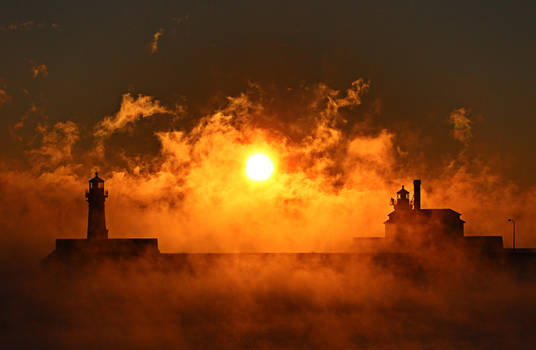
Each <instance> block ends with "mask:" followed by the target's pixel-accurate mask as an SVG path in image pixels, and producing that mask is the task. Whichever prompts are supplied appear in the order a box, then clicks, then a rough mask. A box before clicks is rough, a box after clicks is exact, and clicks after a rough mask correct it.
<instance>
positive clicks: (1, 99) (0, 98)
mask: <svg viewBox="0 0 536 350" xmlns="http://www.w3.org/2000/svg"><path fill="white" fill-rule="evenodd" d="M7 101H9V95H8V94H7V91H6V90H4V89H1V88H0V107H2V105H3V104H4V103H6V102H7Z"/></svg>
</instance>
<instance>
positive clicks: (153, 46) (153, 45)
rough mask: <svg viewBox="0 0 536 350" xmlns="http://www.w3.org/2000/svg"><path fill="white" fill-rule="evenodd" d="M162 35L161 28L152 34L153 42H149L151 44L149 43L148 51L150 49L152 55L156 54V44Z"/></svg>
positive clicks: (162, 30)
mask: <svg viewBox="0 0 536 350" xmlns="http://www.w3.org/2000/svg"><path fill="white" fill-rule="evenodd" d="M162 35H164V29H162V28H161V29H159V30H158V31H157V32H156V33H154V34H153V40H151V43H150V49H151V54H152V55H154V54H155V53H157V52H158V42H159V40H160V37H161V36H162Z"/></svg>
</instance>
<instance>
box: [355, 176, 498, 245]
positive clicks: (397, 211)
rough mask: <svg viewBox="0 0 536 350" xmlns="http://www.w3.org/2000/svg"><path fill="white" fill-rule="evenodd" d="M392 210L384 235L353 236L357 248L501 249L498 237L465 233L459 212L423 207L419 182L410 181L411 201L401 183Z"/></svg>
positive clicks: (392, 200) (392, 201) (393, 200)
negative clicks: (457, 247)
mask: <svg viewBox="0 0 536 350" xmlns="http://www.w3.org/2000/svg"><path fill="white" fill-rule="evenodd" d="M391 204H392V205H393V207H394V211H392V212H391V213H389V214H388V215H387V216H388V219H387V221H385V222H384V224H385V238H381V237H356V238H355V239H354V243H355V246H356V247H357V248H365V249H367V248H368V249H370V248H372V249H377V248H379V249H387V250H407V249H414V248H416V247H425V246H441V245H445V244H455V245H463V246H464V247H467V248H470V249H479V250H482V251H487V252H489V251H502V250H503V243H502V237H501V236H465V235H464V224H465V221H463V220H462V219H461V218H460V216H461V214H460V213H458V212H456V211H454V210H452V209H422V207H421V181H420V180H414V181H413V201H411V200H410V193H409V191H407V190H406V189H405V188H404V186H402V189H400V191H398V192H397V194H396V199H393V198H391Z"/></svg>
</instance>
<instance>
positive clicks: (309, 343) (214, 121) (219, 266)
mask: <svg viewBox="0 0 536 350" xmlns="http://www.w3.org/2000/svg"><path fill="white" fill-rule="evenodd" d="M368 88H369V84H368V82H366V81H364V80H362V79H358V80H356V81H354V82H353V83H352V85H351V86H350V87H349V88H348V89H347V90H346V91H335V90H333V89H331V88H329V87H328V86H326V85H325V84H316V85H311V86H304V87H302V89H301V90H300V91H292V94H294V95H293V96H294V97H295V99H296V103H295V105H293V106H291V107H292V108H288V109H287V110H282V109H277V108H274V107H273V100H274V97H273V96H271V95H270V93H269V92H266V91H264V90H263V89H262V88H261V87H260V86H257V85H254V84H252V86H251V89H250V90H248V91H246V92H244V93H242V94H239V95H238V96H235V97H229V98H228V99H227V102H226V103H225V104H223V105H221V106H220V107H219V108H217V109H216V110H214V111H212V112H210V113H208V114H206V115H204V116H202V117H200V118H196V119H195V120H196V121H195V122H193V123H192V124H191V125H188V121H187V118H188V115H187V113H186V111H187V110H188V108H187V106H181V105H178V106H174V107H172V106H165V105H164V104H163V103H162V102H159V101H158V100H157V99H155V98H153V97H150V96H144V95H138V96H131V95H128V94H127V95H124V96H123V100H122V103H121V106H118V108H117V112H116V113H115V114H114V115H110V116H106V117H103V119H102V120H101V121H99V122H98V123H96V125H95V126H94V128H92V129H91V130H89V131H88V130H84V129H83V127H81V126H79V125H77V124H76V123H75V122H73V121H65V122H59V123H56V124H54V125H48V124H47V123H46V122H42V123H40V125H39V127H38V130H37V131H38V143H37V144H35V147H30V148H29V149H27V152H26V155H27V157H28V160H29V162H30V163H31V166H29V167H27V168H24V169H15V168H13V167H10V166H8V165H7V164H8V163H7V162H6V163H4V165H2V168H1V170H0V172H1V176H0V195H1V196H2V198H3V200H2V201H1V202H0V227H1V232H2V235H1V238H0V240H1V242H0V243H1V247H2V248H1V260H0V262H2V264H1V266H2V271H1V272H2V276H4V278H3V280H4V281H6V284H5V285H6V288H4V289H3V290H2V292H1V293H2V295H1V298H0V300H1V302H2V304H1V305H0V306H1V309H2V310H7V311H5V312H3V313H2V314H3V316H2V318H1V319H0V322H1V323H2V324H4V325H9V327H11V328H9V327H8V328H9V329H8V330H7V331H2V333H1V335H2V337H3V338H5V339H6V344H9V345H11V346H16V345H18V346H21V344H27V345H28V346H30V345H31V346H35V345H36V344H37V345H41V346H43V345H47V344H54V347H55V348H74V347H80V344H89V345H90V347H99V348H102V347H105V346H108V345H112V346H114V347H129V348H132V347H136V346H138V347H140V348H148V347H153V348H154V347H158V348H177V347H187V348H188V347H190V348H201V347H205V348H206V347H209V348H210V347H212V348H214V347H219V348H236V347H255V348H274V347H282V348H285V347H287V348H296V347H306V348H315V347H316V348H348V347H364V348H375V349H378V348H393V347H396V348H415V347H422V346H432V347H434V348H446V349H448V348H453V347H460V348H464V347H465V348H474V347H475V346H477V345H480V346H483V347H492V346H495V345H498V346H499V347H501V346H502V345H506V344H508V345H512V344H514V345H515V344H519V343H518V342H523V341H527V340H530V339H527V337H528V338H530V336H531V335H530V334H531V333H530V332H525V331H526V327H527V326H526V325H530V324H533V322H531V321H534V315H533V313H531V312H530V310H531V309H533V306H534V305H533V302H532V301H531V299H532V295H533V292H534V291H533V289H534V285H533V283H531V282H519V281H517V280H516V279H515V278H514V277H515V276H514V275H511V274H508V273H505V272H504V271H503V270H502V268H495V267H497V266H495V267H493V268H489V266H488V265H484V264H482V263H481V262H480V261H479V260H478V259H475V258H474V257H471V256H466V255H464V254H459V252H457V251H456V250H453V251H452V252H451V254H450V255H449V257H448V259H447V258H441V256H438V255H437V254H433V253H428V252H426V251H425V252H421V255H420V256H419V259H420V260H419V264H418V266H423V267H424V268H425V271H424V272H423V275H422V276H424V277H423V278H407V276H405V275H404V273H403V272H404V271H405V269H406V268H408V266H407V265H408V264H409V262H401V263H399V264H391V265H388V266H382V265H381V264H378V263H377V262H374V261H371V260H369V259H368V258H366V257H363V258H360V259H354V260H351V259H350V260H351V261H349V260H344V259H342V260H340V261H335V262H331V263H330V262H326V261H325V260H323V259H322V258H321V257H319V258H318V260H314V259H313V260H307V261H305V262H304V260H300V259H299V258H296V257H292V256H290V257H289V256H286V257H285V256H279V257H278V258H271V259H263V258H260V257H259V258H249V259H246V258H244V259H242V260H240V259H238V258H227V259H213V260H210V259H209V260H204V259H203V258H200V257H197V258H196V257H190V258H188V259H189V262H188V263H187V264H186V267H184V266H183V267H182V268H179V267H177V268H176V269H170V270H166V269H163V270H162V269H161V270H158V269H156V270H155V269H153V267H152V265H151V264H150V263H149V262H147V264H145V263H144V262H141V263H140V264H137V265H127V267H125V266H123V267H117V266H114V265H106V264H104V265H100V266H99V267H97V268H96V269H95V271H91V272H89V273H86V272H87V271H85V272H83V273H77V272H76V271H75V272H74V273H71V274H70V273H68V272H66V271H59V272H55V273H52V274H42V273H41V272H36V271H37V270H34V269H33V268H34V267H35V264H36V263H37V262H38V260H39V259H40V258H41V257H44V256H45V255H46V254H48V253H49V252H50V251H51V250H52V249H53V244H54V239H55V238H57V237H83V236H84V233H85V229H86V220H87V218H86V213H87V204H86V203H85V202H84V200H83V191H84V189H85V187H86V186H87V180H88V179H89V177H90V176H91V173H92V171H93V170H95V169H96V168H98V169H99V170H100V174H101V176H102V177H104V178H105V180H106V187H107V189H108V190H109V191H110V198H109V199H108V201H107V204H106V205H107V207H106V208H107V223H108V228H109V230H110V236H111V237H146V236H150V237H153V236H155V237H158V238H159V243H160V249H161V250H162V251H165V252H166V251H167V252H175V251H186V252H238V251H240V252H252V251H286V252H288V251H345V250H349V249H350V244H351V241H352V238H353V237H354V236H359V235H363V236H364V235H376V236H381V235H382V234H383V225H382V222H383V220H384V219H385V215H386V214H387V213H388V212H389V211H390V207H389V198H390V197H391V196H392V195H393V193H394V192H395V191H396V190H398V189H399V186H400V185H402V184H406V185H409V184H410V183H411V180H412V179H413V178H416V177H419V178H421V179H422V180H423V206H424V207H431V208H433V207H451V208H453V209H455V210H457V211H460V212H461V213H462V214H463V218H464V219H465V220H466V221H468V224H467V231H469V233H476V234H478V233H482V234H489V233H491V234H498V233H503V232H504V230H505V229H509V226H507V224H506V222H504V221H505V217H506V216H512V215H513V216H515V217H516V218H518V221H519V222H522V223H523V225H525V226H522V227H523V231H522V232H524V234H525V232H530V231H531V229H530V228H531V227H532V225H534V223H533V221H532V220H533V219H532V215H531V214H530V213H531V212H530V209H531V208H532V207H533V206H532V205H531V204H532V203H533V201H534V199H533V198H536V196H534V194H536V193H535V192H536V190H535V189H534V188H533V189H527V190H525V191H523V192H521V191H519V190H518V189H517V188H515V187H514V186H513V185H511V184H508V183H505V182H504V181H502V179H501V178H500V177H499V176H498V175H497V174H496V173H494V171H493V167H492V166H491V165H490V164H488V163H486V162H482V161H481V160H479V159H477V158H469V155H468V153H466V152H463V151H462V152H461V153H460V155H459V156H456V157H454V158H453V159H448V160H447V161H446V162H445V166H444V168H443V169H441V171H440V172H439V175H438V173H437V172H435V173H434V172H431V171H429V169H428V167H427V164H425V163H418V162H413V161H412V159H419V155H418V154H410V153H408V151H405V150H402V149H401V148H400V145H399V143H398V141H397V137H398V136H397V134H396V133H395V132H394V131H393V130H391V129H390V128H388V127H387V126H384V127H379V128H370V127H368V126H367V123H366V122H365V121H362V122H358V123H355V124H354V125H351V126H349V125H348V124H349V122H348V120H350V118H349V117H350V116H352V115H354V114H358V113H359V111H360V108H363V102H364V101H365V99H364V98H365V96H366V92H367V90H368ZM365 103H366V101H365ZM289 111H290V112H289ZM453 116H454V117H453ZM461 117H463V118H465V119H467V120H469V119H468V118H469V116H468V115H467V113H466V111H465V110H463V112H462V110H461V109H459V110H456V111H454V112H453V114H452V115H451V119H452V120H454V122H453V123H454V133H453V135H454V136H455V137H456V138H457V139H458V140H459V141H461V143H462V144H463V147H469V146H470V145H469V142H468V140H469V139H470V137H469V134H468V133H469V132H470V130H471V129H470V127H471V126H470V125H471V124H470V123H469V122H467V121H466V120H465V119H463V118H461ZM25 118H28V117H27V116H26V117H25ZM456 118H457V119H456ZM460 118H461V119H460ZM354 119H355V118H354ZM456 120H458V122H457V121H456ZM460 120H461V122H460ZM446 132H451V130H447V131H446ZM466 141H467V142H466ZM154 144H156V146H157V147H156V151H155V150H153V149H152V148H151V145H154ZM253 151H256V152H263V153H266V154H268V155H269V156H270V158H271V159H273V160H274V161H275V162H276V163H277V168H278V171H277V174H274V176H273V178H272V179H271V180H270V181H268V182H266V183H254V182H251V181H247V179H246V178H245V175H244V166H245V161H246V158H247V156H248V155H250V154H251V153H252V152H253ZM497 189H500V191H497ZM514 199H515V200H514ZM504 203H508V205H505V204H504ZM503 217H504V218H503ZM519 218H520V219H519ZM526 235H528V233H527V234H526ZM508 239H509V237H508V236H507V237H505V241H506V242H508ZM533 239H534V237H529V236H525V238H524V242H533ZM332 259H337V258H332ZM347 259H348V258H347ZM175 266H181V265H180V264H179V265H175ZM400 271H402V273H401V272H400ZM417 276H419V275H417ZM512 276H514V277H512ZM37 291H38V292H37ZM511 310H517V311H519V310H521V311H522V312H519V313H516V312H513V311H511ZM527 310H529V311H527ZM503 320H506V323H505V322H503ZM514 323H515V324H516V325H518V326H519V328H517V329H514V327H509V326H505V324H514ZM5 329H6V328H5ZM22 330H24V332H25V333H24V334H27V333H28V330H29V331H30V332H31V333H33V334H40V335H42V336H39V337H37V336H36V338H35V339H36V341H35V344H34V343H32V344H30V343H31V339H25V338H24V337H23V336H21V334H22V333H23V331H22ZM523 332H525V333H523ZM9 334H11V335H10V336H8V335H9ZM522 334H525V336H524V337H521V336H520V335H522ZM527 334H528V335H527ZM13 335H15V336H13ZM19 335H20V336H19ZM20 339H24V341H21V342H18V340H20ZM25 342H29V343H25ZM488 345H489V346H488Z"/></svg>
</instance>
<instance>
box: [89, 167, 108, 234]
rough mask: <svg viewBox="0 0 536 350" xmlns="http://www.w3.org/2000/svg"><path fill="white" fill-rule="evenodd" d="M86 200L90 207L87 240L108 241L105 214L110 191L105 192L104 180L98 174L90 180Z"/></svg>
mask: <svg viewBox="0 0 536 350" xmlns="http://www.w3.org/2000/svg"><path fill="white" fill-rule="evenodd" d="M86 198H87V202H88V206H89V212H88V217H87V239H90V240H94V239H108V230H107V229H106V217H105V213H104V201H105V200H106V198H108V191H105V190H104V180H103V179H101V178H100V177H99V174H98V173H95V177H94V178H92V179H91V180H89V189H88V190H86Z"/></svg>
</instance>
